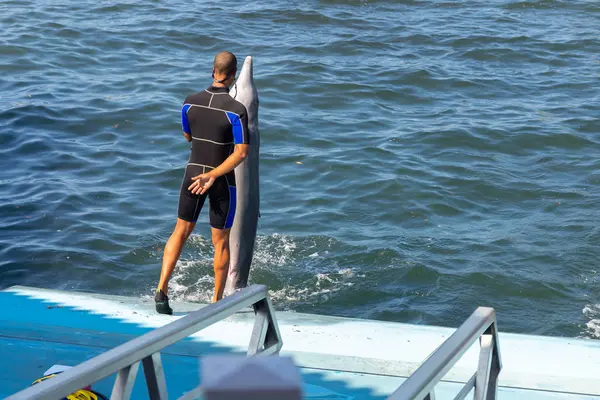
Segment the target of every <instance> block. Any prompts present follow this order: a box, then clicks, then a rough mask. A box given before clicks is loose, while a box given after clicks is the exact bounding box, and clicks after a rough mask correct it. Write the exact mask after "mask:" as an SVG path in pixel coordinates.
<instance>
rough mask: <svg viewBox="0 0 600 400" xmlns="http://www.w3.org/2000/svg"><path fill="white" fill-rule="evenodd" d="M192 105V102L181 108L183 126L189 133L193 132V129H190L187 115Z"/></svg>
mask: <svg viewBox="0 0 600 400" xmlns="http://www.w3.org/2000/svg"><path fill="white" fill-rule="evenodd" d="M191 106H192V105H191V104H184V105H183V108H182V109H181V128H182V129H183V131H184V132H185V133H187V134H188V135H191V134H192V130H191V129H190V123H189V121H188V117H187V113H188V110H189V109H190V107H191Z"/></svg>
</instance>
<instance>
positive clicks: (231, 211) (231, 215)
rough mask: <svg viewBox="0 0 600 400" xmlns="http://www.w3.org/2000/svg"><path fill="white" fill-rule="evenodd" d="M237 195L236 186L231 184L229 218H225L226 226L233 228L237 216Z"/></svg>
mask: <svg viewBox="0 0 600 400" xmlns="http://www.w3.org/2000/svg"><path fill="white" fill-rule="evenodd" d="M236 201H237V196H236V191H235V186H229V212H228V213H227V219H226V220H225V228H231V227H232V226H233V219H234V218H235V206H236Z"/></svg>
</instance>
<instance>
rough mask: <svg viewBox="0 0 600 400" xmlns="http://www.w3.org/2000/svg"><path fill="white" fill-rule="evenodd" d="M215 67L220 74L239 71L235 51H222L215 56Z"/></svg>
mask: <svg viewBox="0 0 600 400" xmlns="http://www.w3.org/2000/svg"><path fill="white" fill-rule="evenodd" d="M213 68H214V69H215V71H216V72H218V73H220V74H225V75H230V74H232V73H234V72H235V71H237V58H235V55H234V54H233V53H230V52H228V51H222V52H220V53H219V54H217V55H216V56H215V62H214V63H213Z"/></svg>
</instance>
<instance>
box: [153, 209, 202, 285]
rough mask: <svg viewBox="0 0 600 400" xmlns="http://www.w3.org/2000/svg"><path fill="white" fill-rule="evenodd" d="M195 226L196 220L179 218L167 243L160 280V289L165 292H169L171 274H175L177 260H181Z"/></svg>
mask: <svg viewBox="0 0 600 400" xmlns="http://www.w3.org/2000/svg"><path fill="white" fill-rule="evenodd" d="M194 226H196V223H195V222H188V221H184V220H182V219H181V218H177V224H176V225H175V229H174V230H173V233H172V234H171V237H170V238H169V240H168V241H167V244H166V245H165V253H164V255H163V263H162V270H161V272H160V280H159V282H158V289H159V290H162V292H163V293H164V294H167V293H168V290H169V288H168V286H169V279H171V275H172V274H173V270H174V269H175V265H176V264H177V260H179V256H180V255H181V251H182V250H183V246H184V245H185V242H186V240H187V239H188V237H189V236H190V234H191V233H192V231H193V230H194Z"/></svg>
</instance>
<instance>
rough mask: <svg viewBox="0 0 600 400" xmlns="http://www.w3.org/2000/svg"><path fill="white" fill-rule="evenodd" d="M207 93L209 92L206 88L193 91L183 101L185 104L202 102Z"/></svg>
mask: <svg viewBox="0 0 600 400" xmlns="http://www.w3.org/2000/svg"><path fill="white" fill-rule="evenodd" d="M207 95H208V94H207V92H206V91H205V90H203V91H201V92H196V93H192V94H190V95H188V96H187V97H186V98H185V100H184V102H183V103H184V104H201V103H202V102H203V100H204V99H205V98H206V96H207Z"/></svg>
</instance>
